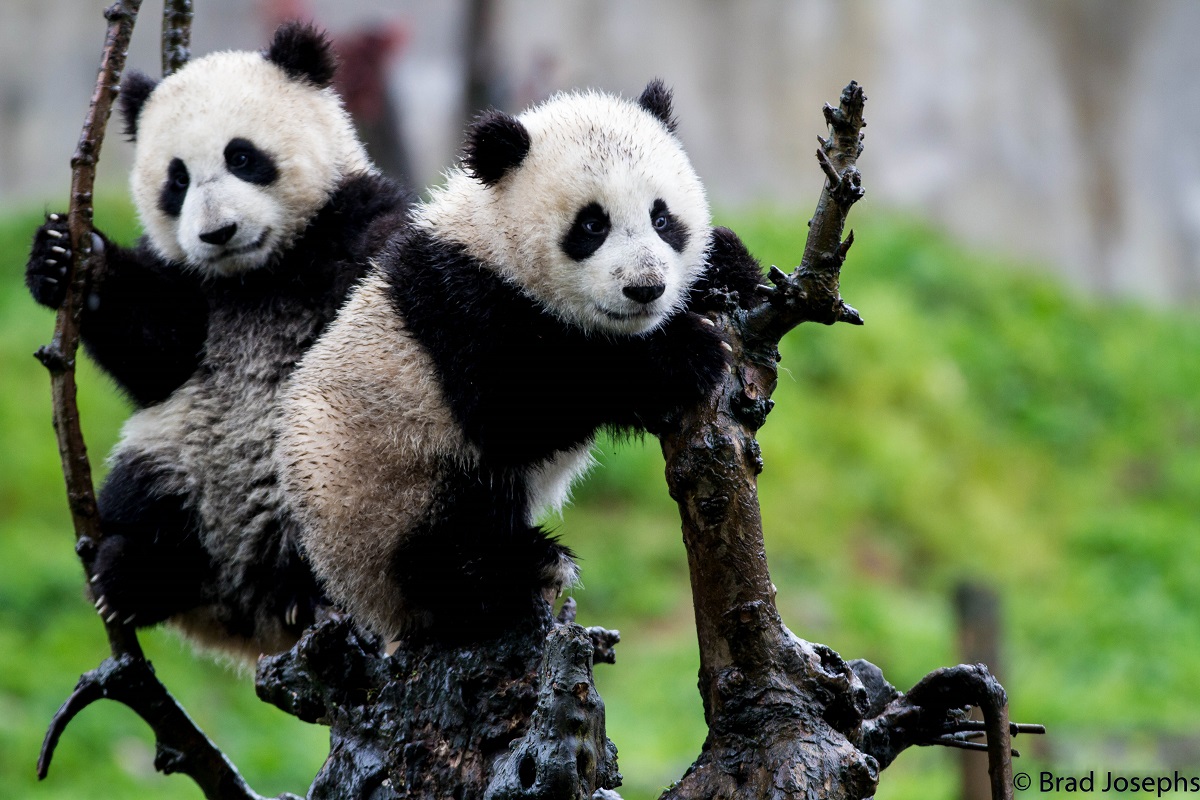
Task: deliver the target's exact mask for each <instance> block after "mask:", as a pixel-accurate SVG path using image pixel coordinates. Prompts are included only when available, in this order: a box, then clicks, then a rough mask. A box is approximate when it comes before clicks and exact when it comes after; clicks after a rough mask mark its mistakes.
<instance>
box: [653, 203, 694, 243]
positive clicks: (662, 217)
mask: <svg viewBox="0 0 1200 800" xmlns="http://www.w3.org/2000/svg"><path fill="white" fill-rule="evenodd" d="M650 224H651V225H653V226H654V232H655V233H657V234H658V238H660V239H662V240H663V241H664V242H666V243H667V244H669V245H670V246H671V249H672V250H674V251H675V252H676V253H682V252H683V248H685V247H687V243H688V231H687V228H685V227H683V224H682V223H680V221H679V220H678V219H677V218H676V217H675V215H674V214H672V213H671V209H669V208H667V204H666V201H664V200H655V201H654V206H653V207H652V208H651V209H650Z"/></svg>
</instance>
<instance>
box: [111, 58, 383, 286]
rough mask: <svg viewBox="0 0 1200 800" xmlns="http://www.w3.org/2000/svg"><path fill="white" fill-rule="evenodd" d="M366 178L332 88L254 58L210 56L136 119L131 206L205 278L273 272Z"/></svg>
mask: <svg viewBox="0 0 1200 800" xmlns="http://www.w3.org/2000/svg"><path fill="white" fill-rule="evenodd" d="M369 169H371V167H370V163H369V161H368V160H367V157H366V154H365V152H364V150H363V148H362V145H361V144H360V143H359V141H358V138H357V136H356V134H355V133H354V129H353V126H352V124H351V123H350V120H349V118H348V117H347V115H346V113H345V112H344V111H343V109H342V106H341V102H340V100H339V99H338V97H337V95H336V94H334V93H333V91H332V90H330V89H327V88H319V87H317V86H316V85H315V84H313V83H312V82H310V81H305V80H298V79H296V78H295V77H294V76H290V75H289V74H288V73H287V72H286V71H285V70H284V69H282V68H281V67H279V66H278V65H277V64H274V63H271V62H270V61H268V60H267V59H266V58H264V56H263V55H262V54H259V53H243V52H237V53H234V52H227V53H215V54H212V55H209V56H206V57H204V58H201V59H197V60H195V61H193V62H191V63H190V64H188V65H187V66H186V67H184V68H183V69H182V70H180V71H179V72H177V73H175V74H174V75H172V76H170V77H169V78H167V79H165V80H164V81H163V82H162V83H160V84H158V85H157V86H155V87H153V90H152V91H151V92H150V93H149V95H148V97H147V98H146V100H145V102H144V104H143V105H142V106H141V107H140V108H139V113H138V116H137V144H136V151H135V155H134V168H133V176H132V185H133V194H134V200H135V202H136V204H137V208H138V213H139V215H140V216H141V219H142V223H143V225H144V227H145V229H146V234H147V237H148V239H149V241H150V244H151V245H152V247H153V248H154V249H155V250H157V251H158V252H159V254H160V255H161V256H163V257H164V258H166V259H168V260H172V261H177V262H180V263H182V264H184V265H185V266H187V267H189V268H191V269H195V270H197V271H200V272H202V273H204V274H210V275H231V274H235V273H238V272H241V271H245V270H251V269H256V268H259V267H262V266H264V265H266V264H268V263H270V261H271V259H272V257H273V256H274V255H275V254H276V253H279V252H280V251H282V250H284V249H286V248H287V247H288V246H290V245H291V243H292V242H293V241H294V239H295V238H296V236H297V235H298V234H299V233H300V232H302V231H303V229H304V228H305V226H306V225H307V223H308V221H309V219H310V218H311V217H312V215H313V214H314V213H315V212H316V211H317V210H318V209H319V208H320V207H321V206H322V205H324V204H325V202H326V201H327V200H328V198H329V195H330V193H331V192H332V191H333V190H334V188H335V187H336V186H337V184H338V183H339V182H340V181H341V180H342V179H343V178H344V177H345V176H346V175H347V174H349V173H351V172H360V171H367V170H369Z"/></svg>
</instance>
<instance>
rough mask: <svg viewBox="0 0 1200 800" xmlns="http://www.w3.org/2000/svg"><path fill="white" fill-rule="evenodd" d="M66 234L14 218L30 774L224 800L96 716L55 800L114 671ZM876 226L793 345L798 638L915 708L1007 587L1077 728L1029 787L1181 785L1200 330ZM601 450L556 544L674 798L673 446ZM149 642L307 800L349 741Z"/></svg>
mask: <svg viewBox="0 0 1200 800" xmlns="http://www.w3.org/2000/svg"><path fill="white" fill-rule="evenodd" d="M98 208H99V213H98V217H97V223H98V225H100V226H101V227H102V228H103V229H104V230H106V231H107V232H110V233H111V234H112V235H114V236H115V237H116V238H117V239H118V240H123V241H129V240H130V239H132V236H133V231H134V223H133V219H132V212H131V211H130V210H129V208H128V207H127V206H126V205H122V204H121V203H119V202H110V201H104V202H102V203H100V204H98ZM804 219H805V218H804V217H786V216H783V215H781V214H779V213H777V212H762V213H759V214H753V215H751V214H742V215H739V216H736V217H731V218H728V219H724V220H722V222H724V223H725V224H730V225H731V226H732V227H734V229H735V230H738V231H739V233H741V234H742V236H743V237H744V238H745V239H746V241H747V243H748V244H749V245H750V248H751V250H752V251H753V252H755V253H756V254H757V255H759V256H760V258H762V260H763V262H764V264H770V263H776V264H778V265H779V266H781V267H783V268H790V267H791V266H792V264H793V263H794V259H795V257H796V256H797V255H798V254H799V252H800V250H801V247H802V244H803V233H804V230H805V229H804ZM38 221H39V215H38V214H37V213H33V214H28V215H17V216H12V217H8V218H5V219H2V220H0V263H3V264H5V265H7V266H6V267H5V268H4V270H3V272H2V273H0V321H2V325H3V330H4V335H3V336H2V337H0V385H3V386H4V389H3V391H2V392H0V441H2V442H3V452H4V457H3V458H2V459H0V775H3V778H4V782H5V793H6V794H7V793H9V792H11V796H14V797H44V798H59V797H61V798H67V797H70V798H87V797H97V798H100V797H103V798H124V797H129V798H133V797H139V798H140V797H147V796H153V797H163V798H168V797H189V798H198V797H200V793H199V791H198V790H196V789H195V787H194V786H193V785H192V784H191V783H190V782H189V781H188V780H187V779H185V778H181V777H174V778H165V777H162V776H159V775H157V774H155V773H154V770H153V767H152V763H151V762H152V742H151V739H150V736H149V732H148V730H147V729H146V728H145V726H144V725H142V724H141V723H140V721H139V720H137V718H136V717H134V715H133V714H132V713H131V712H129V711H128V710H126V709H123V708H121V707H118V706H116V705H115V704H100V705H96V706H93V707H91V708H89V709H88V710H87V711H86V712H85V713H84V714H83V715H82V716H81V717H80V718H79V719H77V720H76V721H75V722H74V723H73V724H72V726H71V727H70V728H69V729H68V731H67V733H66V735H65V736H64V738H63V741H62V743H61V745H60V747H59V750H58V754H57V757H56V760H55V764H54V766H53V768H52V770H51V773H50V776H49V778H48V779H47V780H46V781H45V782H44V783H43V784H41V785H39V786H35V785H34V784H35V782H36V781H35V779H34V762H35V760H36V757H37V751H38V747H39V745H40V741H41V736H42V733H43V731H44V729H45V725H46V723H47V722H48V720H49V718H50V716H51V715H52V714H53V712H54V709H55V708H56V707H57V706H58V704H59V703H60V702H61V701H62V700H63V699H65V697H66V696H67V694H68V693H69V692H70V690H71V687H72V686H73V685H74V682H75V680H76V678H77V677H78V675H79V674H80V673H81V672H83V671H86V670H88V669H90V668H92V667H93V666H95V664H96V663H98V661H99V660H100V659H101V658H102V657H103V656H104V654H105V652H106V650H105V648H106V644H105V639H104V635H103V630H102V628H101V626H100V625H98V624H96V622H95V621H94V620H93V619H92V612H91V609H90V607H89V606H88V604H87V603H86V602H85V601H84V600H83V597H82V590H81V583H82V581H81V572H80V569H79V566H78V562H77V561H76V559H75V556H74V554H73V552H72V549H71V533H70V523H69V520H68V517H67V514H66V509H65V502H64V498H63V491H62V478H61V475H60V473H59V468H58V457H57V453H56V450H55V445H54V440H53V434H52V430H51V426H50V412H49V397H48V391H47V386H48V381H47V378H46V375H45V372H44V370H43V369H42V368H41V366H40V365H38V364H37V362H36V361H34V359H33V358H31V356H30V354H31V353H32V352H33V351H34V350H35V349H36V348H37V346H38V345H39V344H41V343H44V341H45V340H47V339H48V338H49V334H50V330H51V326H52V319H51V314H50V313H49V312H47V311H45V310H42V309H38V308H37V307H35V305H34V304H33V303H32V301H31V300H29V299H28V296H27V294H26V292H25V289H24V287H23V285H22V279H21V276H22V267H23V264H24V261H25V257H26V254H27V250H28V241H29V236H30V233H31V232H32V230H33V228H34V226H35V225H36V224H37V223H38ZM855 222H856V225H857V227H858V229H859V236H858V243H857V244H856V245H855V247H854V249H853V250H852V251H851V254H850V258H849V261H848V264H847V267H846V271H845V275H844V280H843V293H844V295H845V296H846V298H847V300H848V301H849V302H851V303H852V304H853V305H855V306H856V307H857V308H858V309H859V310H860V311H862V313H863V315H864V317H865V318H866V321H867V324H866V326H865V327H863V328H851V327H849V326H838V327H835V328H830V329H826V328H823V327H819V326H802V327H801V328H800V329H798V330H797V331H795V332H794V333H792V334H791V335H790V336H789V337H788V338H787V340H785V342H784V345H783V347H782V353H783V362H782V368H783V371H782V372H781V380H780V386H779V389H778V391H777V392H776V394H775V400H776V403H777V405H776V408H775V411H774V412H773V413H772V415H771V417H770V419H769V420H768V422H767V425H766V426H765V427H764V428H763V430H762V432H761V434H760V440H761V443H762V447H763V456H764V460H765V462H766V470H765V471H764V473H763V474H762V476H761V477H760V483H759V492H760V497H761V500H762V506H763V518H764V524H765V528H766V536H767V550H768V557H769V559H770V563H771V568H772V575H773V577H774V580H775V583H776V585H777V586H778V588H779V596H778V604H779V607H780V611H781V613H782V614H783V617H784V619H785V621H786V622H787V623H788V625H789V626H790V627H791V628H792V630H793V631H795V632H796V633H797V634H798V635H800V636H803V637H804V638H807V639H810V640H814V641H820V642H824V643H826V644H829V645H831V646H832V647H834V648H836V649H837V650H839V651H840V652H841V653H842V654H843V655H844V656H846V657H847V658H853V657H865V658H868V659H870V660H872V661H874V662H875V663H876V664H878V665H880V666H881V667H882V668H883V669H884V671H885V673H886V674H887V675H888V677H889V678H890V679H891V680H892V681H893V682H894V683H896V684H897V685H898V686H900V687H901V688H906V687H907V686H909V685H911V684H912V683H913V682H915V681H916V680H917V679H918V678H920V677H921V676H922V675H923V674H925V673H926V672H928V671H929V670H931V669H934V668H936V667H938V666H942V665H946V664H951V663H955V662H956V661H957V660H958V657H957V654H956V653H955V650H954V629H953V619H952V614H951V611H950V592H951V590H952V589H953V587H954V585H955V584H956V583H957V582H958V581H960V580H963V579H971V580H976V581H980V582H983V583H986V584H988V585H990V586H992V587H994V588H996V589H997V590H998V591H999V592H1000V594H1001V596H1002V598H1003V603H1004V621H1005V639H1004V642H1003V644H1004V664H1003V669H1004V679H1005V684H1006V686H1007V687H1008V689H1009V692H1010V696H1011V698H1012V714H1013V717H1014V719H1020V720H1024V721H1038V722H1044V723H1047V724H1048V725H1050V726H1051V731H1052V735H1051V737H1049V741H1048V742H1047V743H1038V744H1034V743H1030V742H1026V743H1025V749H1026V750H1027V751H1028V752H1027V755H1026V760H1025V762H1024V763H1023V764H1022V768H1024V769H1027V770H1033V769H1036V768H1037V767H1038V765H1042V766H1044V765H1046V764H1047V763H1055V764H1056V765H1057V766H1059V767H1061V768H1063V769H1066V768H1071V767H1076V768H1082V769H1088V768H1095V769H1114V770H1119V769H1126V768H1127V769H1152V768H1155V767H1157V766H1161V762H1160V761H1156V760H1155V759H1156V758H1158V756H1156V755H1155V748H1154V747H1153V746H1147V747H1141V748H1140V749H1139V748H1138V747H1136V746H1130V747H1126V746H1125V744H1124V743H1127V742H1133V743H1135V744H1136V743H1137V742H1139V741H1143V742H1144V741H1149V742H1151V744H1153V742H1154V741H1156V739H1155V737H1158V736H1162V735H1169V736H1182V737H1186V736H1200V724H1197V722H1196V720H1197V719H1200V624H1198V609H1200V499H1198V498H1200V490H1198V488H1197V487H1200V391H1197V390H1198V389H1200V358H1198V357H1197V354H1198V353H1200V321H1197V319H1196V318H1195V314H1194V313H1193V311H1192V310H1188V309H1175V310H1172V311H1169V312H1168V311H1165V310H1162V309H1146V308H1139V307H1136V306H1134V305H1131V304H1123V303H1117V302H1100V301H1096V300H1085V299H1081V298H1080V297H1078V296H1076V295H1075V294H1073V293H1072V292H1071V291H1069V290H1067V289H1065V288H1064V287H1062V286H1061V285H1059V284H1058V283H1056V282H1055V281H1054V280H1053V279H1051V278H1049V277H1047V276H1046V275H1043V274H1040V273H1039V271H1038V270H1036V269H1035V268H1033V267H1029V266H1018V267H1014V266H1013V265H1011V264H1006V263H1003V262H1002V261H1000V260H999V259H995V258H990V257H986V256H981V255H979V254H977V253H971V252H967V251H965V250H963V249H962V248H960V247H957V246H955V245H954V244H952V243H950V242H948V241H946V240H945V238H943V237H942V236H940V235H938V234H936V233H934V232H932V231H930V230H928V229H927V228H925V227H923V226H922V225H920V224H917V223H914V222H911V221H907V220H902V219H897V218H871V217H861V216H856V219H855ZM80 385H81V388H80V403H81V406H82V414H83V418H84V424H85V432H86V433H87V435H88V442H89V445H90V447H91V452H92V454H93V458H94V459H95V460H96V462H97V463H99V462H100V460H101V458H102V455H103V454H104V453H105V452H106V451H107V449H108V448H109V447H110V446H111V444H112V442H113V441H114V439H115V436H116V433H117V431H118V429H119V426H120V423H121V421H122V420H123V419H124V417H125V416H126V414H127V409H126V408H125V406H124V404H123V402H122V401H121V399H120V398H119V397H118V396H117V395H116V394H115V392H114V390H113V389H112V387H111V386H110V385H109V384H108V382H107V381H106V379H105V378H103V377H102V376H100V375H98V374H97V373H96V371H95V370H94V369H91V368H90V365H87V364H85V365H84V367H83V369H82V373H81V377H80ZM598 451H599V452H598V456H599V460H600V462H601V466H600V467H598V468H597V469H596V470H595V471H594V472H593V473H592V475H591V476H590V477H589V479H588V480H586V481H585V483H584V484H583V486H581V487H580V490H579V491H578V493H577V498H576V501H575V503H574V504H573V505H572V506H571V507H570V508H568V509H567V510H566V512H565V514H564V518H563V519H562V520H561V521H559V520H551V521H550V524H551V526H552V527H555V528H556V529H557V530H558V532H559V533H560V534H561V535H562V536H563V538H564V540H565V541H566V542H567V543H568V544H569V545H570V546H571V547H572V548H574V549H575V550H576V551H577V552H578V553H579V554H580V556H581V558H582V566H583V581H584V587H585V588H583V589H581V590H579V591H578V592H577V593H576V597H577V599H578V601H579V605H580V615H579V616H580V621H581V622H582V623H584V624H601V625H605V626H608V627H616V628H620V629H621V630H622V633H623V637H624V638H623V642H622V644H621V645H620V646H619V648H618V663H617V665H616V666H605V665H602V666H600V667H599V668H598V669H597V680H598V682H599V685H600V689H601V692H602V694H603V696H604V698H605V701H606V704H607V708H608V721H609V735H610V736H611V737H612V738H613V740H614V741H615V742H616V743H617V745H618V747H619V748H620V762H621V768H622V772H623V773H624V775H625V779H626V788H625V789H624V790H623V794H624V796H625V797H626V798H627V800H634V798H648V797H653V796H656V795H657V793H658V792H659V791H660V790H661V788H662V787H663V786H665V785H666V784H667V783H669V782H670V781H671V780H673V779H675V778H677V777H678V776H679V775H680V774H682V772H683V770H684V769H686V767H687V765H688V764H689V763H690V761H691V760H692V758H694V756H695V755H696V753H697V752H698V751H699V748H700V745H701V743H702V742H703V737H704V727H703V722H702V719H701V714H700V707H699V699H698V696H697V694H696V687H695V680H696V679H695V676H696V666H697V663H696V651H695V639H694V633H693V631H692V628H691V625H692V621H691V611H690V590H689V587H688V582H687V567H686V559H685V554H684V551H683V546H682V543H681V541H680V536H679V533H678V530H679V523H678V517H677V515H676V512H675V508H674V505H673V503H672V502H671V500H670V498H669V497H668V496H667V493H666V488H665V483H664V481H663V478H662V459H661V456H660V454H659V452H658V447H657V444H656V443H655V442H654V441H653V440H652V439H650V440H646V441H640V440H637V439H635V440H633V441H629V442H612V441H605V442H602V443H601V445H600V447H599V448H598ZM144 639H145V640H146V649H147V651H148V653H149V654H150V657H151V658H152V660H153V661H154V663H155V666H156V667H157V669H158V672H159V674H160V675H161V677H162V678H163V680H164V682H165V683H166V684H167V686H168V687H169V688H170V689H171V690H172V691H173V692H175V693H176V695H177V696H178V697H179V698H180V700H181V702H183V704H184V705H185V707H187V708H188V709H189V711H190V712H191V713H192V714H193V715H194V716H195V717H196V718H197V719H198V721H199V722H200V724H201V726H202V727H203V728H204V729H205V730H206V731H207V732H208V733H209V735H210V736H211V737H212V738H213V739H214V740H216V742H217V743H218V744H219V745H220V746H221V747H222V748H223V749H225V751H226V753H227V754H228V755H229V756H230V757H231V758H232V759H233V760H234V762H235V763H237V764H238V766H239V767H240V768H241V769H242V770H243V772H244V773H245V775H246V776H247V778H248V779H249V780H250V782H251V783H252V785H254V786H255V788H256V790H257V791H259V792H260V793H263V794H265V795H273V794H276V793H278V792H281V791H294V792H303V790H304V788H305V787H306V786H307V783H308V781H309V780H310V779H311V777H312V775H313V774H314V773H315V772H316V770H317V769H318V767H319V765H320V764H321V761H322V759H323V755H324V753H323V750H324V747H325V746H326V742H327V737H326V734H325V731H324V729H322V728H317V727H312V726H306V725H303V724H302V723H300V722H298V721H296V720H294V719H292V718H289V717H286V716H285V715H283V714H282V713H281V712H277V711H275V710H274V709H272V708H268V707H267V706H265V705H263V704H261V703H259V702H258V701H257V699H256V698H255V696H254V692H253V687H252V681H251V679H250V677H249V676H247V675H244V674H238V673H236V672H234V671H232V670H229V669H227V668H224V667H222V666H220V665H215V664H213V663H211V662H210V661H208V660H207V659H206V658H203V657H197V656H196V655H195V654H193V653H192V652H191V651H190V649H189V648H188V647H187V646H186V645H182V644H180V643H179V641H178V640H177V639H175V638H174V637H172V636H171V635H170V634H169V633H164V632H150V633H148V634H146V635H145V636H144ZM1113 741H1118V742H1121V743H1122V746H1121V748H1120V749H1119V750H1112V749H1111V747H1109V745H1111V744H1112V742H1113ZM1018 744H1020V743H1018ZM1106 747H1107V748H1108V749H1106V750H1104V751H1103V752H1105V753H1108V755H1104V756H1101V755H1097V753H1099V752H1101V748H1106ZM1113 753H1118V755H1113ZM956 755H957V754H951V753H945V752H939V751H930V750H921V751H917V752H910V753H906V754H905V755H904V756H902V757H901V758H900V760H899V761H898V762H897V764H896V765H894V766H893V767H892V768H890V769H889V770H888V771H887V772H885V773H884V774H883V776H882V777H883V780H882V787H881V791H880V793H879V797H880V798H885V799H886V798H891V799H892V800H896V799H897V798H909V797H911V798H918V797H919V798H949V797H953V796H954V795H955V791H956V787H955V772H954V768H953V767H954V760H953V759H954V758H955V757H956ZM1031 756H1032V758H1030V757H1031ZM1100 758H1104V759H1106V760H1103V761H1100V760H1098V759H1100Z"/></svg>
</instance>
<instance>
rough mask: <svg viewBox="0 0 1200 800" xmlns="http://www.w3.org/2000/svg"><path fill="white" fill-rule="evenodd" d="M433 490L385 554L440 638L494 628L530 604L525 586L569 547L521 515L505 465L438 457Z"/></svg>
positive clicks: (522, 494)
mask: <svg viewBox="0 0 1200 800" xmlns="http://www.w3.org/2000/svg"><path fill="white" fill-rule="evenodd" d="M434 494H435V497H436V501H435V503H434V504H433V505H432V506H431V507H430V509H429V511H428V513H427V515H426V517H425V521H424V522H423V523H422V524H421V525H419V526H418V528H417V529H416V530H413V531H410V532H409V533H408V535H406V536H405V537H404V538H403V540H402V541H401V543H400V546H399V547H398V548H397V549H396V551H395V552H394V554H393V557H392V570H393V574H395V575H396V579H397V581H398V585H400V586H403V587H405V592H404V595H405V600H406V602H408V603H409V606H410V612H411V613H412V614H413V616H414V617H415V618H418V619H421V620H422V621H423V622H425V623H426V625H425V626H424V627H425V628H426V629H427V630H428V631H429V632H430V633H431V634H432V635H434V636H437V637H439V638H442V639H447V638H453V639H456V640H457V639H460V638H461V639H463V640H474V639H478V638H480V637H483V636H490V635H495V634H497V633H501V632H502V631H503V628H504V625H505V623H507V622H510V621H511V620H512V619H514V618H516V617H519V616H523V615H525V616H527V615H528V614H529V613H530V612H531V610H532V608H533V604H534V602H535V601H536V599H537V594H536V592H534V591H531V590H530V587H536V586H540V585H541V584H542V583H543V582H544V577H543V575H544V573H545V572H548V571H549V570H550V569H552V568H553V567H555V566H557V564H558V563H559V561H560V559H561V558H563V557H567V558H570V557H571V553H570V551H569V550H568V549H567V548H565V547H564V546H562V545H560V544H558V542H557V541H556V540H555V539H554V538H553V537H551V536H548V535H547V534H546V532H545V531H543V530H542V529H541V528H540V527H538V526H535V525H530V524H529V523H528V522H527V521H526V518H525V515H526V509H527V507H528V499H527V497H526V488H525V486H524V484H523V483H522V481H521V480H520V479H519V478H517V477H514V475H513V474H511V473H507V474H506V473H497V472H493V471H489V470H486V469H479V470H470V471H467V470H464V469H463V468H462V466H461V465H460V464H457V463H449V462H446V463H444V464H442V465H441V467H440V468H439V469H438V475H437V485H436V488H435V490H434ZM395 633H397V634H399V633H400V632H399V631H396V632H395Z"/></svg>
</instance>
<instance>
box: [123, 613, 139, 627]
mask: <svg viewBox="0 0 1200 800" xmlns="http://www.w3.org/2000/svg"><path fill="white" fill-rule="evenodd" d="M136 616H137V614H130V615H129V616H128V617H126V618H125V619H124V621H122V622H121V624H122V625H132V624H133V620H134V617H136Z"/></svg>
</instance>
